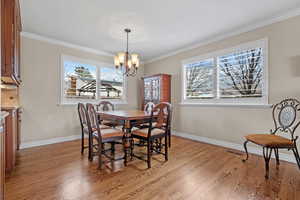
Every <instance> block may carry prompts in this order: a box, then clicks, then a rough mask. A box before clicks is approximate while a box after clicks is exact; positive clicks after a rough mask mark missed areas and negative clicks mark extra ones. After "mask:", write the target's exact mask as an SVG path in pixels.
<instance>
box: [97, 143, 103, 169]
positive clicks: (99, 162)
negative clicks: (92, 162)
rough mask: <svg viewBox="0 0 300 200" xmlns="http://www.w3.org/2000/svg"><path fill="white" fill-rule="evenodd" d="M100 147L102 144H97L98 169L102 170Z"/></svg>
mask: <svg viewBox="0 0 300 200" xmlns="http://www.w3.org/2000/svg"><path fill="white" fill-rule="evenodd" d="M102 147H103V144H98V169H102Z"/></svg>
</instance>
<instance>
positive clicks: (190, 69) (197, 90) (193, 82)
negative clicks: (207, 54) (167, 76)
mask: <svg viewBox="0 0 300 200" xmlns="http://www.w3.org/2000/svg"><path fill="white" fill-rule="evenodd" d="M213 67H214V65H213V59H207V60H204V61H201V62H197V63H192V64H188V65H186V67H185V72H186V73H185V76H186V77H185V78H186V79H185V80H186V88H185V89H186V98H188V99H200V98H212V97H214V93H213Z"/></svg>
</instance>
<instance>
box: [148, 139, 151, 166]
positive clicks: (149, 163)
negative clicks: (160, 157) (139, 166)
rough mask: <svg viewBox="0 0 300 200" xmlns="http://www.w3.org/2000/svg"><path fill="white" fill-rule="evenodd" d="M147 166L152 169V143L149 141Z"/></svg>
mask: <svg viewBox="0 0 300 200" xmlns="http://www.w3.org/2000/svg"><path fill="white" fill-rule="evenodd" d="M147 164H148V168H151V142H150V140H148V142H147Z"/></svg>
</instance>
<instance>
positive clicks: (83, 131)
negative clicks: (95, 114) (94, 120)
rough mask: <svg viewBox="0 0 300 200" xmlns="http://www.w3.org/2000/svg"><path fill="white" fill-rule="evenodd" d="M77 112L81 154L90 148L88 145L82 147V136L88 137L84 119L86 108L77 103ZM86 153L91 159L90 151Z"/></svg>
mask: <svg viewBox="0 0 300 200" xmlns="http://www.w3.org/2000/svg"><path fill="white" fill-rule="evenodd" d="M77 110H78V115H79V121H80V127H81V154H83V152H84V149H86V148H88V149H89V147H90V143H89V144H88V145H87V146H85V145H84V136H85V135H87V136H88V135H89V132H88V124H87V118H86V108H85V106H84V104H83V103H78V106H77ZM89 141H90V140H89ZM88 152H89V156H88V157H89V158H90V157H91V151H90V149H89V151H88Z"/></svg>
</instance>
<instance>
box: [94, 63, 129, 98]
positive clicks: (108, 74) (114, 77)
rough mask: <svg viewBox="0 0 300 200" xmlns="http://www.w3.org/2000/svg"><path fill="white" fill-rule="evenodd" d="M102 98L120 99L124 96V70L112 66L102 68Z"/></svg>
mask: <svg viewBox="0 0 300 200" xmlns="http://www.w3.org/2000/svg"><path fill="white" fill-rule="evenodd" d="M100 80H101V84H100V98H102V99H120V98H121V97H122V96H123V83H124V76H123V72H122V71H120V70H117V69H115V68H111V67H102V68H100Z"/></svg>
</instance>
